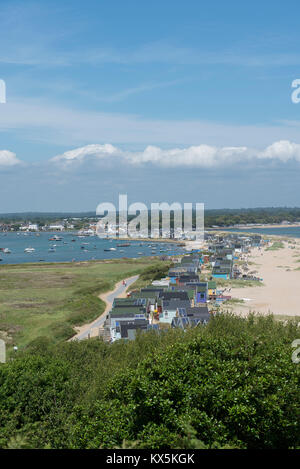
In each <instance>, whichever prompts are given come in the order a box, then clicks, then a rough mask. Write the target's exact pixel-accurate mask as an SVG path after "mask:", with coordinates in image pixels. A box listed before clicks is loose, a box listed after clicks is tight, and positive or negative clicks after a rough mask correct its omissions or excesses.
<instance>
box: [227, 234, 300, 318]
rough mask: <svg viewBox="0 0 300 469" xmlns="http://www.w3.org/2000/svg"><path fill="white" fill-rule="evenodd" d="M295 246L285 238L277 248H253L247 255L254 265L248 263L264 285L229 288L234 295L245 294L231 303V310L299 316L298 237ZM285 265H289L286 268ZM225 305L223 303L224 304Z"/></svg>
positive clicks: (299, 258)
mask: <svg viewBox="0 0 300 469" xmlns="http://www.w3.org/2000/svg"><path fill="white" fill-rule="evenodd" d="M294 241H295V242H296V243H297V244H296V245H294V246H295V249H291V247H290V246H292V245H291V244H288V243H287V242H284V248H283V249H279V250H276V251H266V250H265V249H263V250H261V251H259V250H258V249H257V248H255V249H253V250H252V252H251V255H250V256H249V257H248V260H249V261H252V262H254V263H255V264H256V265H250V266H249V267H250V270H256V271H257V272H258V274H257V276H258V277H261V278H263V283H264V286H260V287H246V288H232V289H231V292H230V294H231V295H232V297H233V298H239V299H242V298H245V299H247V301H245V302H244V303H243V304H241V305H234V306H233V308H232V309H233V311H235V312H240V313H243V314H246V313H248V312H250V311H255V312H260V313H269V312H271V313H273V314H283V315H291V316H295V315H298V316H300V270H298V271H297V270H295V269H297V268H300V262H297V260H298V261H299V260H300V257H298V258H297V257H295V256H296V255H298V256H300V254H299V248H300V241H299V240H297V239H294ZM287 269H290V270H289V271H288V270H287ZM224 307H226V306H225V305H224Z"/></svg>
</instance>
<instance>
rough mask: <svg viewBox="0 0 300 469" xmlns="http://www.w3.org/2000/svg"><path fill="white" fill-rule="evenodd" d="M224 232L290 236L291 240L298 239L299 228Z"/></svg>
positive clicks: (250, 229)
mask: <svg viewBox="0 0 300 469" xmlns="http://www.w3.org/2000/svg"><path fill="white" fill-rule="evenodd" d="M224 231H234V232H237V233H258V234H262V235H277V236H290V237H292V238H300V226H294V227H292V226H291V227H288V228H248V229H245V228H243V229H240V230H239V229H237V228H230V229H225V230H224Z"/></svg>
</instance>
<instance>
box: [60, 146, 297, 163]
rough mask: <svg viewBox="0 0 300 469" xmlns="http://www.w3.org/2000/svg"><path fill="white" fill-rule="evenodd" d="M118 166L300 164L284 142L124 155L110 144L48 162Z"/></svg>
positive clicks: (149, 150) (152, 150)
mask: <svg viewBox="0 0 300 469" xmlns="http://www.w3.org/2000/svg"><path fill="white" fill-rule="evenodd" d="M91 157H93V158H95V159H97V160H107V161H110V160H111V157H113V158H114V160H113V161H114V163H117V162H120V163H123V164H129V165H134V166H143V165H153V166H159V167H165V168H171V167H186V168H214V167H225V166H233V165H235V164H238V163H243V162H254V163H255V162H256V163H257V162H258V161H261V162H263V161H265V162H267V161H270V160H272V161H278V162H280V163H286V162H288V161H293V160H294V161H297V162H300V145H299V144H297V143H293V142H290V141H288V140H281V141H278V142H274V143H273V144H272V145H269V146H268V147H266V148H265V149H264V150H262V151H260V150H255V149H252V148H249V147H246V146H237V147H232V146H231V147H229V146H228V147H217V146H211V145H205V144H202V145H197V146H190V147H187V148H172V149H162V148H160V147H158V146H152V145H150V146H147V147H146V148H145V150H144V151H135V152H134V151H124V150H121V149H120V148H117V147H115V146H113V145H111V144H105V145H97V144H93V145H87V146H85V147H81V148H77V149H74V150H71V151H67V152H65V153H63V154H62V155H58V156H56V157H54V158H52V161H54V162H58V163H66V162H67V163H69V164H71V163H72V162H75V161H76V162H79V163H80V162H84V161H85V160H86V159H88V158H91Z"/></svg>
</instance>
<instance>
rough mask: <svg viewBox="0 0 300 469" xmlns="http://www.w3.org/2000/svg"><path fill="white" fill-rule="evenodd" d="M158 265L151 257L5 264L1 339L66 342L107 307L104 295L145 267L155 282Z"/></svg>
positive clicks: (0, 275)
mask: <svg viewBox="0 0 300 469" xmlns="http://www.w3.org/2000/svg"><path fill="white" fill-rule="evenodd" d="M165 264H166V263H165V262H162V261H161V262H159V261H156V262H155V269H157V271H158V272H162V270H163V269H164V267H165ZM152 266H153V259H151V258H140V259H122V260H121V259H120V260H106V261H92V262H81V263H63V264H57V263H56V264H43V265H41V264H22V265H4V266H1V267H0V338H1V337H2V338H3V339H4V340H5V341H6V342H7V344H8V346H9V351H10V349H11V347H12V345H14V344H16V345H18V347H19V348H20V347H21V348H22V347H24V346H25V345H27V344H29V343H30V342H31V341H34V340H35V339H37V338H38V337H47V338H49V339H50V340H51V341H52V342H53V343H57V342H59V341H61V340H66V339H68V338H70V337H72V335H74V329H73V327H74V326H77V325H81V324H84V323H86V322H90V321H92V320H93V319H95V318H97V317H98V316H100V314H101V313H102V312H103V311H104V308H105V303H104V302H103V301H101V300H100V299H99V298H98V295H99V294H100V293H102V292H105V291H108V290H111V289H113V288H114V285H115V283H116V282H118V281H120V280H121V279H123V278H125V277H129V276H132V275H136V274H143V272H144V270H145V269H146V271H145V274H143V277H142V278H147V281H148V282H149V279H150V278H151V276H152V275H153V276H155V269H154V271H153V267H152ZM149 269H150V270H149ZM151 269H152V270H151ZM161 269H162V270H161Z"/></svg>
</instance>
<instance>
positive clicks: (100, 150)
mask: <svg viewBox="0 0 300 469" xmlns="http://www.w3.org/2000/svg"><path fill="white" fill-rule="evenodd" d="M117 152H118V149H117V148H116V147H114V146H113V145H111V144H109V143H107V144H105V145H93V144H92V145H87V146H85V147H81V148H76V149H75V150H70V151H66V152H65V153H63V154H62V155H57V156H55V157H54V158H52V161H58V162H59V161H60V162H71V161H82V160H83V159H84V158H86V157H88V156H94V157H97V158H100V159H101V158H106V157H107V156H110V155H113V154H115V153H117Z"/></svg>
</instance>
